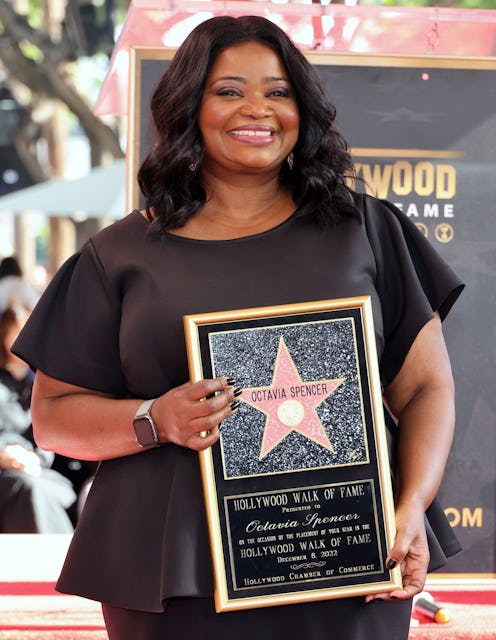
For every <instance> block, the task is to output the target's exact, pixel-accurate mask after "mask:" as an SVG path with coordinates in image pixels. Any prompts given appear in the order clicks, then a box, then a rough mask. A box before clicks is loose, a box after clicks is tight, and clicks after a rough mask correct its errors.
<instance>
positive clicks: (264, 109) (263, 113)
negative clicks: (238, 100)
mask: <svg viewBox="0 0 496 640" xmlns="http://www.w3.org/2000/svg"><path fill="white" fill-rule="evenodd" d="M240 113H241V114H242V115H243V116H246V117H249V118H265V117H267V116H269V115H270V114H271V113H272V109H271V107H270V105H269V104H268V103H267V99H266V97H265V96H264V95H263V94H252V95H250V96H245V99H244V100H243V104H242V105H241V107H240Z"/></svg>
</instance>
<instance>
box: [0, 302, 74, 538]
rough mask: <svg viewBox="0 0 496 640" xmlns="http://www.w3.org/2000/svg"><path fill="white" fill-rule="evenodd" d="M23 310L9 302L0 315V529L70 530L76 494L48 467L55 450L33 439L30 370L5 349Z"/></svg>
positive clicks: (23, 315) (24, 315)
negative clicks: (42, 445) (36, 442)
mask: <svg viewBox="0 0 496 640" xmlns="http://www.w3.org/2000/svg"><path fill="white" fill-rule="evenodd" d="M28 313H29V312H28V311H27V310H26V309H25V308H23V307H10V308H7V309H5V310H4V311H3V313H1V315H0V533H72V531H73V524H72V521H71V518H70V517H69V514H68V510H69V509H70V507H71V506H72V505H73V504H74V503H75V501H76V494H75V492H74V489H73V487H72V484H71V483H70V481H69V480H68V479H67V478H65V477H64V476H63V475H61V474H60V473H58V472H57V471H54V470H53V469H51V468H50V467H51V465H52V463H53V460H54V454H53V453H51V452H48V451H44V450H42V449H39V448H38V447H36V446H35V444H34V440H33V435H32V428H31V414H30V402H31V388H32V384H33V373H32V371H31V369H30V368H29V366H27V365H26V363H24V362H23V361H22V360H20V359H19V358H17V357H16V356H15V355H14V354H13V353H11V351H10V347H11V345H12V343H13V342H14V340H15V338H16V337H17V335H18V333H19V331H20V329H21V327H22V325H23V324H24V321H25V320H26V318H27V316H28Z"/></svg>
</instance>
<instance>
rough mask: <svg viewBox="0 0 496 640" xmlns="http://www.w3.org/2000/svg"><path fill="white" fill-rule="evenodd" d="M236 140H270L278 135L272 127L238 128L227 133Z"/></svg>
mask: <svg viewBox="0 0 496 640" xmlns="http://www.w3.org/2000/svg"><path fill="white" fill-rule="evenodd" d="M227 133H228V135H230V136H232V137H234V138H251V139H253V140H257V139H258V140H262V139H270V138H272V137H273V136H275V135H276V134H277V131H276V130H275V129H273V128H272V127H237V128H236V129H231V130H230V131H228V132H227Z"/></svg>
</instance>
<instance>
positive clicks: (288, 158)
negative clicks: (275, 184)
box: [286, 151, 294, 171]
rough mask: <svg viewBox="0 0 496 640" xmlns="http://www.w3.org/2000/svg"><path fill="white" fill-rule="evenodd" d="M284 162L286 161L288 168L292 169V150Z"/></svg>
mask: <svg viewBox="0 0 496 640" xmlns="http://www.w3.org/2000/svg"><path fill="white" fill-rule="evenodd" d="M286 162H287V163H288V167H289V170H290V171H292V170H293V166H294V153H293V152H292V151H291V153H290V154H289V155H288V157H287V158H286Z"/></svg>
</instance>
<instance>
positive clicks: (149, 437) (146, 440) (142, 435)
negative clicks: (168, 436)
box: [133, 398, 160, 449]
mask: <svg viewBox="0 0 496 640" xmlns="http://www.w3.org/2000/svg"><path fill="white" fill-rule="evenodd" d="M155 400H157V398H151V399H150V400H144V401H143V402H142V403H141V404H140V406H139V407H138V410H137V411H136V415H135V416H134V419H133V427H134V432H135V434H136V440H137V442H138V444H139V445H140V447H143V448H144V449H149V448H151V447H158V446H159V445H160V442H159V439H158V433H157V428H156V426H155V423H154V422H153V418H152V416H151V410H152V406H153V403H154V402H155Z"/></svg>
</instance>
